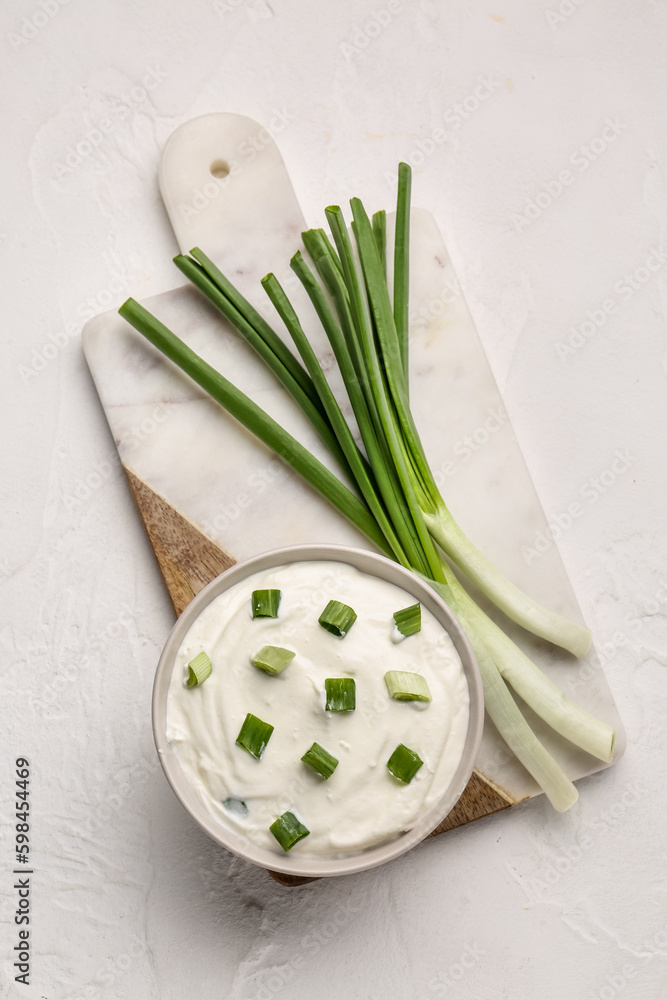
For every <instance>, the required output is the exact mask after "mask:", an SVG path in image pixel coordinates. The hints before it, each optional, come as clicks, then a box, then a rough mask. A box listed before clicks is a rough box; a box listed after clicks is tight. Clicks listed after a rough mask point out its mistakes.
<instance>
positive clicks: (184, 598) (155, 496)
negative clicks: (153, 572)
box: [123, 464, 236, 616]
mask: <svg viewBox="0 0 667 1000" xmlns="http://www.w3.org/2000/svg"><path fill="white" fill-rule="evenodd" d="M123 469H124V471H125V475H126V477H127V482H128V484H129V487H130V492H131V493H132V497H133V499H134V502H135V504H136V507H137V510H138V511H139V515H140V517H141V519H142V521H143V522H144V527H145V529H146V534H147V535H148V540H149V541H150V544H151V548H152V549H153V552H154V553H155V558H156V559H157V564H158V567H159V569H160V572H161V574H162V578H163V579H164V582H165V585H166V588H167V593H168V594H169V597H170V599H171V603H172V604H173V606H174V611H175V612H176V615H177V616H178V615H180V614H181V613H182V612H183V611H184V609H185V608H186V607H187V606H188V604H189V603H190V601H191V600H192V598H193V597H195V596H196V595H197V594H198V593H199V592H200V590H203V589H204V587H205V586H206V585H207V584H209V583H210V582H211V580H214V579H215V578H216V576H220V574H221V573H224V571H225V570H226V569H229V568H230V567H231V566H233V565H234V564H235V562H236V560H235V559H234V558H233V556H230V555H229V553H228V552H225V550H224V549H222V548H220V546H219V545H217V544H216V542H213V541H212V540H211V539H210V538H208V537H207V536H206V535H205V534H204V533H203V531H202V530H201V528H198V527H197V525H196V524H194V523H193V522H192V521H189V520H188V519H187V517H185V516H184V515H183V514H181V512H180V511H178V510H176V508H175V507H172V505H171V504H170V503H168V502H167V501H166V500H165V499H164V497H163V496H160V494H159V493H156V491H155V490H154V489H153V488H152V487H151V486H149V485H148V483H146V482H144V480H143V479H140V478H139V476H138V475H137V474H136V472H135V471H134V470H133V469H131V468H130V466H128V465H125V464H123Z"/></svg>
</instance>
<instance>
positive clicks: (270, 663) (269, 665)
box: [251, 646, 296, 676]
mask: <svg viewBox="0 0 667 1000" xmlns="http://www.w3.org/2000/svg"><path fill="white" fill-rule="evenodd" d="M295 656H296V653H293V652H292V650H291V649H284V648H283V647H282V646H262V648H261V649H260V651H259V653H255V655H254V656H252V657H251V662H252V663H254V665H255V666H256V667H258V668H259V669H260V670H263V671H264V673H265V674H273V675H274V676H275V675H276V674H279V673H281V672H282V671H283V670H284V669H285V667H286V666H287V665H288V663H291V662H292V660H293V659H294V657H295Z"/></svg>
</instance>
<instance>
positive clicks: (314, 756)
mask: <svg viewBox="0 0 667 1000" xmlns="http://www.w3.org/2000/svg"><path fill="white" fill-rule="evenodd" d="M301 760H302V761H303V762H304V764H307V765H308V767H312V769H313V771H317V773H318V774H319V775H320V776H321V777H322V778H324V780H325V781H326V780H327V778H330V777H331V775H332V774H333V773H334V771H335V770H336V768H337V767H338V760H337V758H336V757H334V756H333V754H330V753H329V751H328V750H325V749H324V747H321V746H320V744H319V743H313V745H312V747H311V748H310V750H307V751H306V752H305V754H304V755H303V757H302V758H301Z"/></svg>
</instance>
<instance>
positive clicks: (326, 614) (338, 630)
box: [317, 601, 357, 639]
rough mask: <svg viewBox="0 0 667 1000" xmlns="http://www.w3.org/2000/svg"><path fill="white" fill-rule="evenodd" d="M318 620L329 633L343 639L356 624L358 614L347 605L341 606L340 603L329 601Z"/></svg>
mask: <svg viewBox="0 0 667 1000" xmlns="http://www.w3.org/2000/svg"><path fill="white" fill-rule="evenodd" d="M317 620H318V622H319V623H320V625H321V626H322V628H325V629H326V630H327V632H332V633H333V634H334V635H338V636H340V638H341V639H342V638H343V637H344V636H346V635H347V633H348V632H349V631H350V629H351V628H352V626H353V625H354V623H355V622H356V620H357V613H356V611H353V610H352V608H350V607H349V606H348V605H347V604H341V603H340V601H329V603H328V604H327V606H326V608H325V609H324V611H323V612H322V614H321V615H320V617H319V618H318V619H317Z"/></svg>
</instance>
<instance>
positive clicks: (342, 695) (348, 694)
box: [324, 677, 357, 712]
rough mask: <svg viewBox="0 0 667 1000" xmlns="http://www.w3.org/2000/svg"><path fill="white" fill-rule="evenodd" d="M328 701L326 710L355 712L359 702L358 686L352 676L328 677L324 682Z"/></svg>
mask: <svg viewBox="0 0 667 1000" xmlns="http://www.w3.org/2000/svg"><path fill="white" fill-rule="evenodd" d="M324 690H325V691H326V696H327V701H326V705H325V706H324V711H325V712H353V711H354V709H355V708H356V704H357V686H356V683H355V681H354V678H352V677H327V679H326V680H325V682H324Z"/></svg>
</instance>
